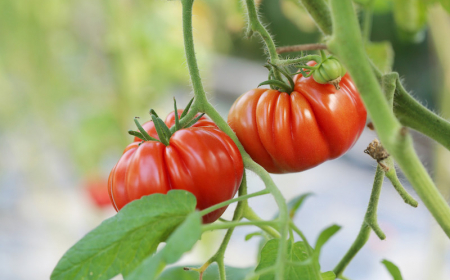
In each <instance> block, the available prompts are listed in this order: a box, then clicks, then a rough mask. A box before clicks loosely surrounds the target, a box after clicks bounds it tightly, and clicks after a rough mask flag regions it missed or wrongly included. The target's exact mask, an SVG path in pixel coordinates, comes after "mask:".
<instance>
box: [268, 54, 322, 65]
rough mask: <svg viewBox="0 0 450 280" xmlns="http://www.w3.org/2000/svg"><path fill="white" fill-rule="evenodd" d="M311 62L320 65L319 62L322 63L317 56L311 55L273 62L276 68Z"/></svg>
mask: <svg viewBox="0 0 450 280" xmlns="http://www.w3.org/2000/svg"><path fill="white" fill-rule="evenodd" d="M311 60H313V61H315V62H317V63H320V61H322V60H321V58H320V56H319V55H316V54H311V55H305V56H302V57H298V58H293V59H279V60H277V61H276V62H275V64H276V65H278V66H288V65H294V64H306V63H307V62H309V61H311Z"/></svg>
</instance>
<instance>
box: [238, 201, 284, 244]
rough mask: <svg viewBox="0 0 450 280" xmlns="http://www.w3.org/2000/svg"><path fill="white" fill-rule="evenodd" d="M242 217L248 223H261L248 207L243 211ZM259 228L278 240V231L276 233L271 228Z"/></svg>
mask: <svg viewBox="0 0 450 280" xmlns="http://www.w3.org/2000/svg"><path fill="white" fill-rule="evenodd" d="M243 217H244V218H246V219H247V220H249V221H262V219H261V218H260V217H259V216H258V215H257V214H256V213H255V212H254V211H253V209H252V208H250V207H248V206H247V207H246V208H245V209H244V213H243ZM260 228H261V229H262V230H264V231H265V232H266V233H267V234H269V235H270V236H272V237H273V238H280V233H278V231H276V230H275V229H273V228H272V227H267V226H260Z"/></svg>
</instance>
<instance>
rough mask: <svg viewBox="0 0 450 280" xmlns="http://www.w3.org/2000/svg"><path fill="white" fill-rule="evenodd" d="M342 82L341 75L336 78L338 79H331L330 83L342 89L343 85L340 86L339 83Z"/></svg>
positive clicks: (337, 88)
mask: <svg viewBox="0 0 450 280" xmlns="http://www.w3.org/2000/svg"><path fill="white" fill-rule="evenodd" d="M340 82H341V77H339V78H336V79H334V80H331V81H329V82H328V83H329V84H330V85H333V86H334V87H335V88H336V90H340V89H341V87H340V86H339V83H340Z"/></svg>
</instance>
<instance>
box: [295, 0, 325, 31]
mask: <svg viewBox="0 0 450 280" xmlns="http://www.w3.org/2000/svg"><path fill="white" fill-rule="evenodd" d="M299 1H300V3H302V5H303V6H304V7H305V9H306V10H307V11H308V13H309V14H310V15H311V17H312V18H313V20H314V21H315V23H316V25H317V27H319V29H320V31H322V33H323V34H325V35H331V31H332V21H331V13H330V8H329V7H328V4H327V2H326V1H325V0H299Z"/></svg>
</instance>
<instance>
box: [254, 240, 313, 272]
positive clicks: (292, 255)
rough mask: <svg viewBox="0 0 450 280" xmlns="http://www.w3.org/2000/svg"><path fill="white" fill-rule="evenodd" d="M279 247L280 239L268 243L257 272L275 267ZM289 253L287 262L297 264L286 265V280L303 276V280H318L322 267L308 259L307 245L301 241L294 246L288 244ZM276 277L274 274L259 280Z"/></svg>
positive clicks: (262, 252) (262, 253) (263, 250)
mask: <svg viewBox="0 0 450 280" xmlns="http://www.w3.org/2000/svg"><path fill="white" fill-rule="evenodd" d="M278 245H279V239H271V240H269V241H268V242H267V243H266V245H265V246H264V248H263V249H262V251H261V260H260V261H259V264H258V266H257V267H256V271H259V270H262V269H265V268H268V267H271V266H273V265H275V263H276V259H277V254H278ZM287 252H288V257H287V260H286V262H288V261H290V262H296V264H293V263H286V264H285V275H284V279H290V280H296V279H300V278H299V275H301V280H309V279H317V277H316V275H320V270H319V269H320V266H319V264H318V263H317V262H315V261H313V260H312V259H311V258H308V253H307V250H306V245H305V243H303V242H301V241H299V242H296V243H294V244H291V243H288V250H287ZM300 263H301V264H300ZM274 277H275V276H274V273H273V272H272V273H267V274H264V275H262V276H261V277H260V278H259V280H272V279H274Z"/></svg>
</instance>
